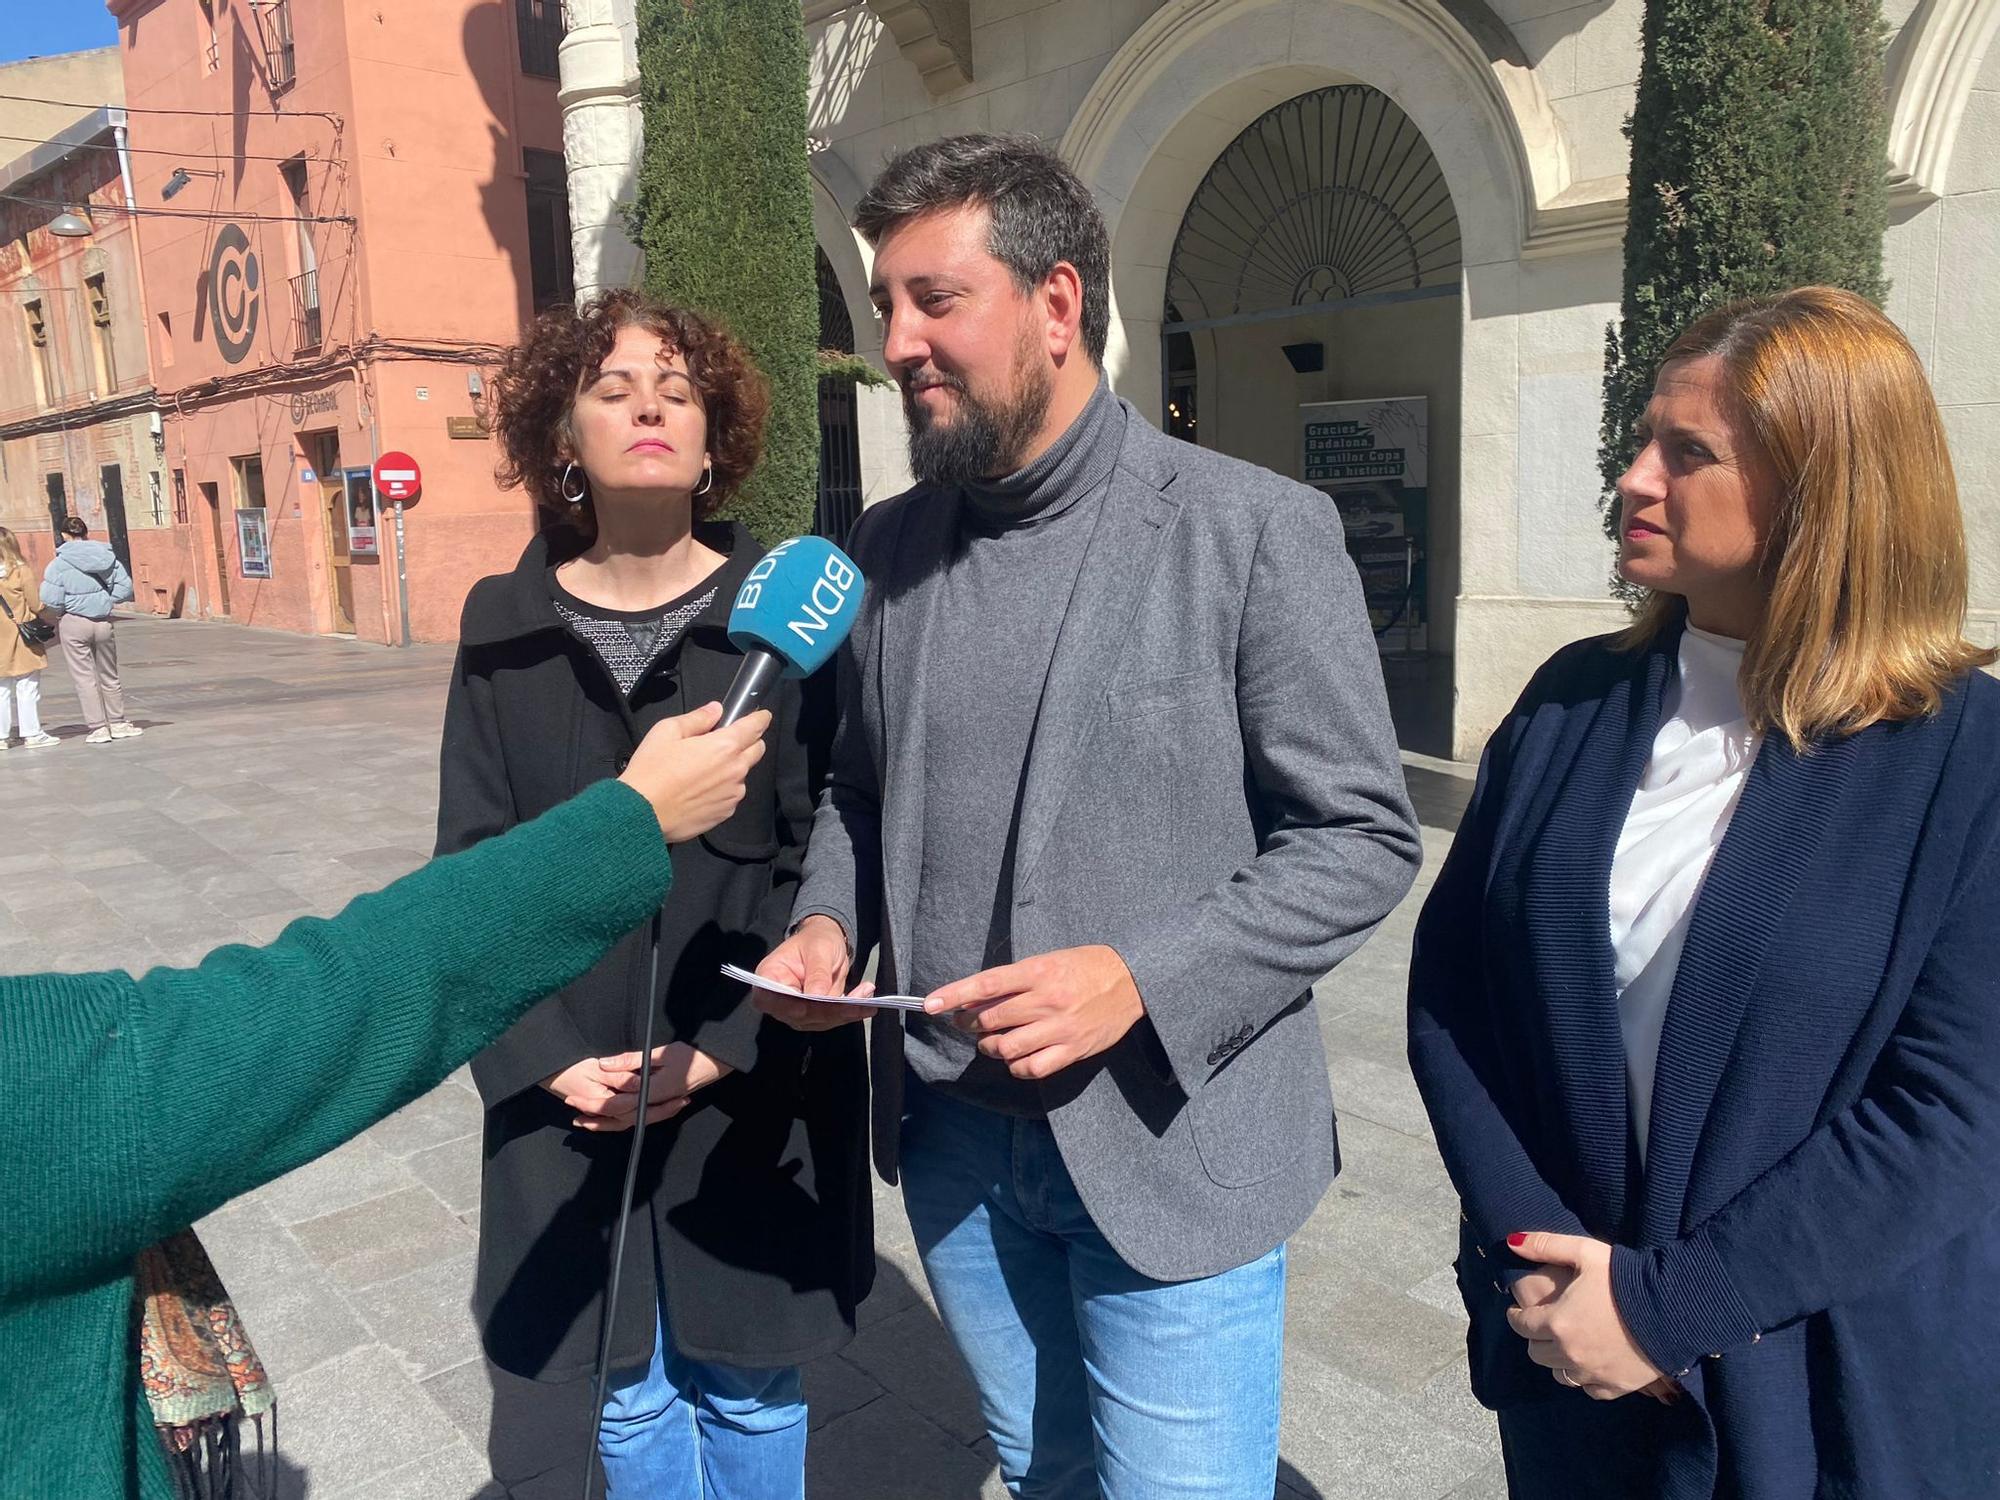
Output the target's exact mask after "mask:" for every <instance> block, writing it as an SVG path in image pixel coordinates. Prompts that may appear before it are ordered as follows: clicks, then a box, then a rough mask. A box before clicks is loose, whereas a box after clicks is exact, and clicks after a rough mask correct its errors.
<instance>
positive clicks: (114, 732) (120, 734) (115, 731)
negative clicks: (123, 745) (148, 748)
mask: <svg viewBox="0 0 2000 1500" xmlns="http://www.w3.org/2000/svg"><path fill="white" fill-rule="evenodd" d="M145 732H146V731H145V730H143V729H141V728H140V727H139V726H138V725H137V724H127V723H125V722H124V721H123V720H122V719H121V720H120V721H119V722H118V723H116V724H113V725H112V726H111V738H113V739H114V740H136V739H137V738H139V736H140V735H142V734H144V733H145Z"/></svg>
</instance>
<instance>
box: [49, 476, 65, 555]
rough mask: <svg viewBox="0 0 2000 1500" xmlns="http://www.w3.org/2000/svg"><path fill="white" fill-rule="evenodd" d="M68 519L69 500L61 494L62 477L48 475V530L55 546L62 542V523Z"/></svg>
mask: <svg viewBox="0 0 2000 1500" xmlns="http://www.w3.org/2000/svg"><path fill="white" fill-rule="evenodd" d="M68 519H69V499H68V497H67V496H66V495H65V494H64V493H63V477H62V475H60V474H51V475H49V530H50V531H52V532H54V533H55V538H56V545H57V546H59V547H60V546H61V545H62V540H63V534H62V523H63V522H65V521H67V520H68Z"/></svg>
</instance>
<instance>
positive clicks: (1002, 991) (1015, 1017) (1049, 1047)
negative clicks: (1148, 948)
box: [924, 944, 1146, 1078]
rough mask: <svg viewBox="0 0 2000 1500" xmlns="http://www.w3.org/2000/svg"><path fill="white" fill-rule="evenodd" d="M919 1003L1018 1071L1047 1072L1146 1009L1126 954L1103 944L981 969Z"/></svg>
mask: <svg viewBox="0 0 2000 1500" xmlns="http://www.w3.org/2000/svg"><path fill="white" fill-rule="evenodd" d="M924 1009H925V1010H926V1011H927V1012H929V1013H930V1014H932V1015H942V1014H947V1013H950V1014H951V1015H952V1018H953V1020H955V1021H956V1022H957V1023H958V1025H960V1026H962V1027H963V1028H964V1029H965V1030H967V1031H969V1032H971V1033H972V1034H973V1035H974V1036H976V1037H978V1038H979V1050H980V1051H981V1052H983V1053H985V1054H986V1055H987V1056H988V1057H995V1058H998V1059H999V1060H1000V1061H1001V1062H1004V1063H1005V1064H1006V1065H1007V1071H1008V1072H1009V1073H1012V1074H1013V1075H1014V1076H1015V1077H1016V1078H1048V1077H1050V1076H1052V1075H1053V1074H1056V1073H1060V1072H1061V1071H1062V1070H1063V1069H1064V1068H1067V1067H1069V1066H1070V1065H1071V1064H1073V1063H1079V1062H1082V1061H1083V1060H1084V1059H1085V1058H1087V1057H1095V1056H1097V1054H1098V1053H1100V1052H1103V1051H1105V1050H1106V1049H1107V1048H1110V1047H1112V1046H1114V1045H1115V1044H1116V1043H1117V1041H1118V1039H1119V1038H1120V1037H1122V1036H1124V1035H1125V1033H1126V1032H1128V1031H1130V1030H1131V1029H1132V1028H1133V1027H1134V1026H1135V1025H1137V1024H1138V1022H1139V1019H1140V1017H1142V1016H1144V1015H1145V1014H1146V1005H1145V1002H1144V1001H1143V1000H1141V999H1140V998H1139V987H1138V985H1136V984H1134V983H1133V982H1132V971H1131V970H1129V969H1127V968H1126V967H1125V960H1124V959H1122V958H1120V957H1119V956H1118V953H1117V950H1116V949H1112V948H1106V947H1104V946H1102V945H1101V944H1099V945H1092V946H1090V947H1087V948H1059V949H1057V950H1056V951H1055V952H1054V953H1043V954H1040V955H1038V956H1037V957H1035V958H1024V959H1022V960H1021V961H1020V962H1019V963H1013V964H1002V965H1001V966H1000V967H999V968H997V969H983V970H981V971H980V972H979V973H977V974H974V975H973V976H972V977H971V978H969V979H961V980H959V981H958V982H957V983H955V984H948V985H946V986H945V987H944V988H943V989H941V990H938V991H936V992H935V993H933V994H932V995H931V996H930V997H929V999H928V1000H926V1001H925V1003H924Z"/></svg>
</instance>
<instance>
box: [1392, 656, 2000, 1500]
mask: <svg viewBox="0 0 2000 1500" xmlns="http://www.w3.org/2000/svg"><path fill="white" fill-rule="evenodd" d="M1679 634H1680V632H1679V629H1678V628H1675V629H1672V630H1669V631H1667V632H1665V634H1664V636H1663V638H1662V639H1660V640H1659V641H1657V642H1656V643H1655V644H1654V645H1653V646H1652V647H1651V648H1650V649H1647V650H1645V651H1640V652H1619V651H1615V650H1613V649H1612V647H1611V645H1610V644H1609V639H1608V638H1603V639H1598V640H1590V641H1581V642H1578V643H1576V644H1575V645H1572V646H1569V647H1567V648H1565V649H1564V650H1563V651H1561V652H1559V653H1557V655H1556V656H1555V657H1553V658H1552V659H1551V660H1550V661H1549V662H1548V663H1547V664H1546V665H1545V666H1544V667H1543V668H1542V669H1541V671H1540V672H1539V673H1538V674H1537V675H1536V677H1535V679H1534V680H1533V682H1531V683H1530V684H1529V686H1528V689H1527V691H1526V692H1525V693H1524V694H1523V695H1522V698H1521V701H1520V702H1519V703H1518V704H1517V705H1516V706H1515V708H1514V711H1513V712H1512V713H1511V714H1510V715H1509V716H1508V718H1507V720H1506V722H1505V723H1503V724H1502V725H1501V726H1500V728H1499V729H1498V730H1497V731H1496V732H1495V734H1494V736H1493V738H1492V740H1491V741H1490V742H1489V743H1488V745H1487V748H1486V754H1485V757H1484V759H1483V761H1482V763H1481V766H1480V771H1479V780H1478V783H1477V786H1476V788H1475V790H1474V793H1473V798H1472V802H1471V804H1470V805H1469V807H1468V808H1467V810H1466V813H1465V818H1464V821H1463V823H1462V824H1461V825H1460V828H1459V832H1458V837H1457V839H1456V840H1455V841H1454V843H1453V845H1452V850H1451V854H1450V856H1449V857H1448V858H1447V860H1446V861H1445V864H1444V867H1443V869H1442V870H1441V871H1440V872H1439V875H1438V879H1437V883H1436V886H1435V887H1434V888H1433V890H1432V892H1431V895H1430V898H1429V900H1428V901H1427V902H1426V904H1425V906H1424V910H1423V914H1422V916H1421V917H1420V918H1419V920H1418V924H1417V933H1416V946H1415V952H1414V955H1413V958H1412V961H1411V969H1410V1063H1411V1066H1412V1068H1413V1070H1414V1071H1415V1074H1416V1078H1417V1083H1418V1086H1419V1087H1420V1088H1421V1090H1422V1091H1423V1096H1424V1102H1425V1104H1426V1105H1427V1107H1428V1108H1429V1110H1430V1115H1431V1119H1432V1122H1433V1124H1434V1125H1435V1127H1436V1131H1437V1138H1438V1147H1439V1150H1440V1151H1441V1152H1442V1153H1443V1156H1444V1161H1445V1165H1446V1167H1447V1169H1448V1170H1449V1171H1450V1173H1451V1177H1452V1181H1453V1183H1454V1184H1455V1185H1456V1186H1457V1188H1458V1192H1459V1195H1460V1198H1461V1199H1462V1205H1463V1219H1464V1222H1463V1223H1462V1225H1461V1241H1462V1244H1461V1254H1460V1257H1459V1261H1458V1271H1459V1286H1460V1291H1461V1293H1462V1294H1463V1296H1464V1297H1465V1302H1466V1307H1467V1309H1468V1311H1469V1312H1470V1314H1471V1318H1472V1325H1471V1330H1470V1333H1469V1335H1468V1339H1469V1346H1470V1352H1471V1364H1472V1383H1473V1390H1474V1394H1475V1395H1477V1396H1478V1397H1479V1399H1480V1400H1481V1401H1482V1402H1483V1403H1485V1404H1486V1405H1487V1406H1489V1407H1494V1408H1499V1409H1503V1410H1504V1409H1505V1408H1506V1407H1508V1406H1509V1405H1512V1404H1515V1403H1521V1402H1527V1401H1547V1400H1560V1399H1572V1400H1581V1399H1583V1398H1581V1397H1578V1396H1576V1395H1575V1393H1573V1392H1567V1391H1564V1390H1563V1389H1562V1388H1560V1387H1558V1386H1557V1385H1556V1384H1555V1382H1554V1381H1553V1380H1552V1379H1551V1378H1550V1376H1549V1372H1548V1371H1547V1370H1545V1369H1543V1368H1541V1367H1540V1366H1538V1365H1535V1364H1534V1363H1532V1362H1531V1361H1530V1360H1529V1359H1528V1358H1527V1354H1526V1345H1525V1344H1524V1342H1523V1341H1522V1340H1521V1339H1520V1337H1519V1336H1518V1335H1516V1334H1515V1333H1514V1332H1513V1331H1512V1329H1510V1328H1509V1327H1508V1325H1507V1322H1506V1319H1505V1316H1504V1314H1505V1309H1506V1307H1507V1305H1508V1302H1509V1298H1508V1296H1507V1294H1506V1292H1505V1291H1504V1290H1503V1287H1504V1285H1505V1284H1506V1283H1507V1281H1508V1277H1507V1275H1506V1274H1505V1273H1506V1271H1507V1270H1508V1269H1509V1268H1513V1269H1518V1268H1519V1266H1520V1262H1518V1261H1515V1260H1514V1259H1513V1257H1511V1256H1510V1255H1509V1254H1508V1253H1507V1251H1506V1248H1505V1243H1504V1240H1505V1236H1506V1235H1508V1234H1509V1233H1512V1232H1514V1231H1516V1230H1535V1229H1546V1230H1555V1231H1558V1232H1563V1233H1570V1234H1588V1235H1592V1236H1595V1237H1596V1238H1598V1239H1601V1240H1606V1241H1609V1242H1610V1243H1611V1244H1613V1245H1614V1246H1616V1247H1617V1248H1616V1249H1615V1250H1614V1251H1613V1256H1612V1278H1613V1292H1614V1295H1615V1296H1616V1298H1617V1302H1618V1308H1619V1312H1620V1314H1621V1315H1622V1316H1623V1318H1624V1320H1625V1323H1626V1326H1627V1328H1628V1329H1629V1330H1630V1332H1631V1334H1632V1336H1633V1338H1634V1339H1635V1340H1637V1342H1638V1344H1639V1346H1640V1347H1641V1348H1642V1349H1644V1350H1645V1352H1646V1354H1647V1356H1648V1357H1649V1358H1650V1359H1651V1360H1652V1362H1653V1363H1654V1364H1655V1365H1657V1366H1658V1367H1659V1368H1660V1369H1662V1370H1665V1371H1668V1372H1670V1373H1674V1374H1677V1375H1678V1376H1679V1377H1680V1379H1681V1383H1682V1384H1683V1385H1684V1386H1685V1387H1686V1388H1687V1390H1688V1392H1689V1394H1690V1395H1691V1396H1692V1397H1693V1400H1694V1403H1695V1408H1696V1409H1697V1410H1698V1412H1699V1413H1700V1420H1692V1421H1686V1422H1681V1423H1677V1424H1675V1429H1674V1430H1675V1431H1676V1432H1678V1433H1681V1434H1682V1436H1681V1437H1680V1438H1679V1439H1677V1440H1676V1441H1675V1442H1674V1443H1672V1444H1671V1445H1670V1446H1669V1451H1668V1453H1667V1456H1666V1458H1665V1460H1664V1461H1663V1464H1662V1467H1661V1472H1660V1474H1659V1483H1658V1488H1657V1490H1656V1491H1654V1493H1655V1494H1657V1495H1658V1496H1661V1497H1673V1500H1680V1497H1696V1496H1699V1497H1704V1500H1706V1497H1709V1496H1712V1495H1716V1494H1722V1495H1728V1496H1732V1497H1735V1496H1741V1497H1744V1500H1830V1497H1836V1496H1838V1497H1856V1500H1860V1497H1867V1500H1876V1497H1881V1500H1919V1497H1932V1496H1934V1497H1940V1500H1943V1497H1952V1500H1964V1497H1974V1496H1993V1495H2000V1368H1996V1361H2000V683H1996V682H1994V681H1993V680H1991V679H1989V678H1987V677H1986V676H1985V675H1983V674H1980V673H1972V674H1968V676H1967V677H1966V678H1965V679H1963V680H1961V681H1960V682H1959V683H1958V684H1957V685H1956V686H1955V687H1954V688H1953V690H1952V691H1951V692H1950V694H1949V695H1948V696H1947V698H1946V700H1945V703H1944V706H1943V708H1942V710H1941V711H1940V712H1939V713H1938V714H1936V715H1934V716H1932V717H1930V718H1927V719H1923V720H1918V721H1914V722H1908V723H1901V724H1878V725H1874V726H1872V727H1870V728H1868V729H1866V730H1863V731H1862V732H1861V733H1859V734H1856V735H1852V736H1849V737H1846V738H1841V739H1833V740H1828V741H1826V742H1823V743H1821V744H1818V745H1816V746H1814V747H1813V748H1811V749H1810V750H1809V751H1808V752H1807V753H1805V754H1798V753H1795V752H1794V751H1793V750H1792V748H1791V747H1790V745H1789V744H1788V743H1787V742H1786V741H1785V739H1784V737H1783V736H1782V735H1780V734H1776V733H1772V734H1767V735H1766V736H1765V738H1764V744H1763V748H1762V750H1761V752H1760V753H1759V755H1758V757H1757V760H1756V762H1755V764H1754V765H1753V766H1752V768H1751V770H1750V774H1749V777H1748V779H1747V781H1746V783H1745V785H1744V790H1743V795H1742V799H1741V801H1740V802H1739V804H1738V806H1737V809H1736V812H1735V815H1734V817H1733V819H1732V820H1731V822H1730V825H1729V829H1728V832H1727V835H1726V836H1725V837H1724V839H1723V841H1722V844H1721V847H1720V848H1719V849H1718V850H1717V851H1716V855H1715V860H1714V863H1713V864H1712V866H1711V867H1710V870H1709V874H1708V878H1707V881H1706V882H1705V884H1704V885H1703V887H1702V890H1701V893H1700V896H1699V898H1698V900H1697V901H1696V904H1695V908H1694V912H1693V916H1692V920H1691V925H1690V928H1689V932H1688V938H1687V945H1686V947H1685V949H1684V951H1683V952H1682V955H1681V962H1680V968H1679V972H1678V975H1677V977H1676V980H1675V983H1674V987H1673V991H1672V996H1671V999H1670V1000H1669V1003H1668V1007H1667V1017H1666V1024H1665V1031H1664V1034H1663V1036H1662V1038H1661V1043H1660V1054H1659V1064H1658V1072H1657V1076H1656V1079H1655V1083H1654V1090H1653V1102H1652V1121H1651V1130H1650V1136H1649V1149H1648V1156H1647V1161H1646V1166H1645V1169H1644V1170H1643V1171H1641V1170H1640V1169H1639V1167H1638V1166H1637V1154H1636V1151H1635V1149H1634V1147H1633V1145H1632V1134H1631V1124H1630V1120H1629V1116H1628V1108H1627V1083H1626V1067H1625V1052H1624V1045H1623V1042H1622V1040H1621V1037H1620V1032H1619V1024H1618V1011H1617V1002H1616V988H1615V983H1614V979H1613V958H1612V951H1611V943H1610V918H1609V908H1608V891H1609V882H1610V871H1611V857H1612V853H1613V850H1614V848H1615V846H1616V843H1617V839H1618V834H1619V831H1620V829H1621V828H1622V827H1623V824H1624V820H1625V814H1626V811H1627V809H1628V808H1629V807H1630V805H1631V799H1632V794H1633V791H1634V789H1635V788H1636V786H1637V785H1638V780H1639V776H1640V774H1641V773H1642V772H1643V770H1644V768H1645V764H1646V760H1647V757H1648V754H1649V753H1650V751H1651V747H1652V742H1653V737H1654V735H1655V733H1656V731H1657V729H1658V727H1659V719H1660V711H1661V701H1662V698H1663V695H1664V693H1665V690H1666V688H1667V686H1668V684H1669V683H1670V681H1671V680H1672V674H1673V673H1674V672H1675V671H1676V670H1677V659H1678V645H1679ZM1625 1399H1626V1400H1628V1401H1632V1400H1637V1401H1644V1400H1646V1398H1644V1397H1627V1398H1625ZM1515 1493H1516V1494H1517V1495H1520V1494H1523V1493H1527V1494H1551V1495H1553V1494H1554V1493H1555V1492H1554V1490H1553V1489H1551V1488H1549V1487H1546V1486H1544V1487H1541V1488H1534V1487H1533V1477H1532V1476H1520V1475H1517V1476H1516V1490H1515ZM1635 1500H1637V1497H1635Z"/></svg>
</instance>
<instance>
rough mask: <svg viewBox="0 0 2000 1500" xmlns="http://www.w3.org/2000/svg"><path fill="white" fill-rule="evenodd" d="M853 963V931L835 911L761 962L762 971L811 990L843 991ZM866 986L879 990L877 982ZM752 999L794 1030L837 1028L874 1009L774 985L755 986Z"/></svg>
mask: <svg viewBox="0 0 2000 1500" xmlns="http://www.w3.org/2000/svg"><path fill="white" fill-rule="evenodd" d="M847 964H848V957H847V934H846V933H845V932H844V931H842V930H841V926H840V924H839V923H838V922H836V921H834V920H833V918H832V917H821V916H813V917H807V918H806V919H805V920H804V921H803V922H801V923H799V927H798V931H796V932H794V933H793V934H792V935H791V936H790V937H788V938H786V939H785V940H784V941H783V942H782V943H780V944H778V946H777V947H775V948H773V949H772V950H771V951H770V953H769V954H767V955H766V956H765V959H764V961H763V962H762V963H761V964H759V965H757V972H758V973H759V974H761V975H762V976H763V977H764V978H766V979H775V980H777V981H778V983H780V984H788V985H790V986H791V987H792V988H793V989H795V990H804V991H805V992H806V993H807V994H808V995H840V994H845V993H846V984H847ZM863 988H865V989H867V990H868V993H870V994H871V995H872V994H873V993H874V988H873V986H863ZM855 993H857V994H858V993H860V991H859V990H857V991H856V992H855ZM750 1003H751V1004H752V1005H755V1006H756V1007H757V1009H759V1010H761V1011H762V1012H764V1014H765V1015H767V1016H771V1017H774V1018H775V1019H777V1020H780V1021H783V1022H784V1023H785V1024H786V1025H787V1026H789V1027H791V1028H792V1030H794V1031H831V1030H832V1029H833V1028H834V1027H836V1026H851V1025H853V1024H854V1023H855V1022H856V1021H865V1020H867V1019H868V1015H869V1008H868V1007H867V1006H865V1005H821V1004H818V1003H816V1002H815V1001H811V1000H794V999H793V998H792V997H791V996H790V995H774V994H772V993H771V992H770V991H769V990H758V989H753V990H751V991H750Z"/></svg>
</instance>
